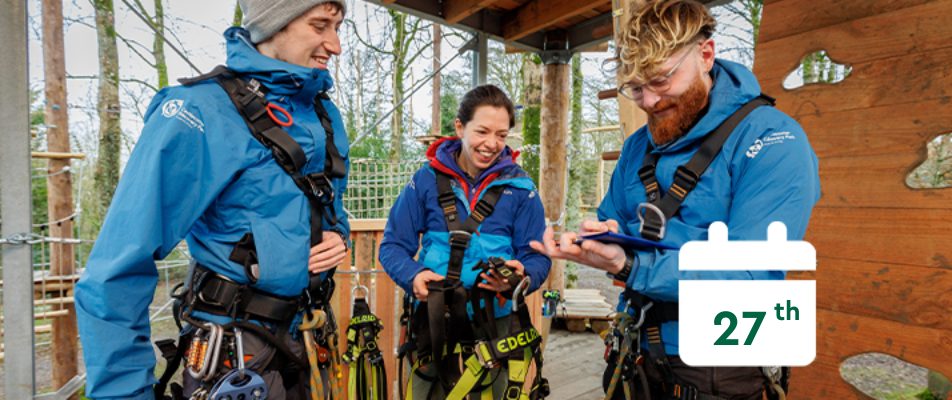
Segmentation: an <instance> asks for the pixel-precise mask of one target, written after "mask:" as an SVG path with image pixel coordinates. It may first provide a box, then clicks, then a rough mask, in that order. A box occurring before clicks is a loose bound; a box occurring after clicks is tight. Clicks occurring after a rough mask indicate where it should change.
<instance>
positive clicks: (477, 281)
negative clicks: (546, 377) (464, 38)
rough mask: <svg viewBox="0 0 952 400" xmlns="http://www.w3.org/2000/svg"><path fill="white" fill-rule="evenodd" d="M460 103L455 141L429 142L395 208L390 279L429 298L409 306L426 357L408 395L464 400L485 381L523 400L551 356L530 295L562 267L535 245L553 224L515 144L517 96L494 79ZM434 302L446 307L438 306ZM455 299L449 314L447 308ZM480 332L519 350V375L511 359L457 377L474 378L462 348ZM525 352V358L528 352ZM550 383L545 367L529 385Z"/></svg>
mask: <svg viewBox="0 0 952 400" xmlns="http://www.w3.org/2000/svg"><path fill="white" fill-rule="evenodd" d="M460 103H461V104H460V108H459V111H458V113H457V118H456V121H455V126H456V137H451V138H443V139H441V140H439V141H437V142H436V143H433V145H431V146H430V148H429V150H428V151H427V158H428V159H429V160H430V162H429V164H428V165H426V166H424V167H423V168H420V170H418V171H417V172H416V174H414V175H413V178H412V179H411V181H410V183H409V184H408V185H407V186H406V188H404V189H403V191H402V192H401V193H400V197H398V198H397V201H396V202H395V203H394V205H393V208H392V209H391V211H390V217H389V219H388V220H387V228H386V230H385V231H384V238H383V241H382V242H381V244H380V252H379V257H380V262H381V264H383V267H384V269H385V270H386V271H387V274H388V275H390V277H391V278H393V280H394V281H395V282H396V283H397V284H399V285H400V286H401V287H402V288H403V289H404V290H405V291H406V293H408V294H412V297H413V298H415V299H416V301H419V302H420V303H419V306H412V307H411V306H407V307H408V310H407V312H410V311H411V310H410V309H409V308H414V309H413V310H412V316H411V317H410V318H409V320H412V321H413V322H412V323H410V324H409V327H412V328H413V329H411V331H412V332H410V337H408V338H407V340H409V341H412V342H414V343H415V344H416V347H415V350H414V351H413V352H412V354H408V356H409V357H411V359H416V360H421V361H420V362H417V363H414V367H413V372H412V373H411V377H410V384H409V386H408V388H409V390H410V394H409V396H408V398H412V399H414V400H420V399H443V398H451V399H458V398H461V397H462V396H463V395H466V394H467V393H469V392H470V390H471V389H473V387H474V385H475V384H476V382H479V381H483V378H484V377H486V378H487V379H491V380H493V384H491V385H488V387H485V388H482V389H476V390H477V391H479V390H482V391H483V395H486V396H491V397H492V398H497V399H498V398H501V397H502V395H503V390H506V392H507V393H509V394H512V393H515V396H514V397H515V398H518V397H519V393H520V391H521V389H522V382H524V380H525V372H526V371H528V366H529V364H530V363H531V362H532V360H533V358H534V356H529V354H533V355H538V354H540V353H538V352H537V350H539V349H540V347H539V342H540V341H541V340H540V339H539V334H538V332H536V331H535V328H533V327H532V326H531V323H530V322H529V314H528V308H527V306H526V303H525V301H524V300H525V297H524V296H525V295H527V294H528V293H531V292H532V291H534V290H536V289H538V288H539V286H540V285H541V284H542V282H544V281H545V279H546V277H547V276H548V274H549V267H550V266H551V262H550V261H549V259H548V258H547V257H545V256H543V255H541V254H539V253H536V252H534V251H532V250H531V249H530V248H529V241H531V240H539V238H541V235H542V232H543V230H544V229H545V218H544V216H543V210H542V202H541V201H540V200H539V196H538V193H537V192H536V188H535V184H534V183H533V182H532V180H531V179H530V178H529V176H528V174H526V172H525V171H524V170H523V169H522V168H520V167H519V166H518V165H516V163H515V159H516V157H515V154H514V151H513V150H512V149H510V148H509V147H508V146H506V143H505V140H506V136H508V135H509V129H510V128H512V126H513V125H514V124H515V121H514V117H513V116H514V112H513V106H512V101H510V100H509V98H508V97H507V96H506V94H505V93H503V92H502V90H500V89H499V88H497V87H495V86H492V85H484V86H479V87H476V88H475V89H473V90H471V91H469V92H467V93H466V95H464V96H463V99H462V101H461V102H460ZM421 235H422V240H421ZM408 296H409V295H408ZM497 298H498V299H499V300H497ZM466 299H470V300H471V301H472V302H471V303H469V302H467V300H466ZM507 299H511V300H507ZM411 300H412V298H411V297H408V298H407V302H409V301H411ZM429 305H432V306H433V307H435V308H433V309H432V311H430V309H429V308H428V307H429ZM444 305H445V306H447V307H449V310H451V311H450V312H449V313H444V312H443V311H442V310H443V307H444ZM468 307H469V308H471V311H467V308H468ZM436 310H440V311H436ZM430 313H433V314H432V315H431V314H430ZM497 328H498V329H497ZM471 338H476V339H478V340H483V341H486V342H487V343H504V344H505V346H504V347H500V348H497V350H500V349H502V350H500V351H503V352H504V353H512V354H513V355H512V356H509V357H507V358H508V363H513V362H517V363H521V364H519V365H520V367H519V368H517V369H515V371H513V375H509V373H507V372H506V370H507V368H506V367H508V365H509V364H508V363H506V362H505V361H503V362H504V364H503V366H504V367H503V368H500V369H493V371H492V372H486V371H482V372H478V371H477V373H478V376H476V378H475V380H472V379H471V380H460V382H459V383H456V382H454V381H455V379H453V378H452V376H460V374H462V373H463V371H462V370H461V369H460V365H462V363H460V361H461V359H460V358H461V357H462V360H466V359H467V358H468V357H470V356H472V353H470V354H466V353H463V354H460V353H459V352H453V351H452V348H453V347H454V344H455V343H460V341H461V340H470V339H471ZM444 345H445V346H447V347H446V348H447V349H450V351H449V352H444V348H443V346H444ZM521 349H525V350H526V352H525V353H524V354H526V356H524V357H523V358H521V359H517V357H516V356H515V355H516V354H523V353H522V352H521V351H518V350H521ZM444 353H445V355H444ZM421 357H423V358H421ZM423 360H427V361H423ZM537 360H538V359H537ZM471 361H474V360H471ZM471 361H467V362H466V363H465V364H466V365H467V366H469V365H472V362H471ZM401 362H402V360H401ZM477 364H478V363H477ZM537 367H540V368H541V366H540V365H539V364H537ZM540 371H541V370H540ZM467 373H474V371H467ZM490 375H491V376H490ZM497 376H498V377H499V379H496V377H497ZM507 377H508V378H507ZM539 379H541V372H540V373H538V374H537V375H536V382H534V383H533V384H532V385H530V387H532V388H538V387H539V383H540V382H541V381H539ZM507 380H509V381H510V382H509V383H508V385H509V389H506V386H507ZM527 394H528V393H527ZM402 397H403V396H401V398H402Z"/></svg>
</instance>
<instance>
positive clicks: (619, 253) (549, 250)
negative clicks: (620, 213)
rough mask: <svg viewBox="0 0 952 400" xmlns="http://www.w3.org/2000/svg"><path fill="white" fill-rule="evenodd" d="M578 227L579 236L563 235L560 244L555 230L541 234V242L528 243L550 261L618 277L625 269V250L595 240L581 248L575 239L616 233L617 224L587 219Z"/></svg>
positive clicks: (587, 241) (577, 234) (582, 245)
mask: <svg viewBox="0 0 952 400" xmlns="http://www.w3.org/2000/svg"><path fill="white" fill-rule="evenodd" d="M579 228H580V229H579V232H578V233H576V232H565V233H563V234H562V237H560V238H559V241H558V242H556V241H555V233H554V232H553V231H552V227H547V228H545V233H543V234H542V242H541V243H540V242H538V241H535V240H533V241H531V242H529V246H530V247H532V249H533V250H535V251H537V252H539V253H542V254H545V255H547V256H549V257H550V258H557V259H563V260H569V261H574V262H577V263H579V264H585V265H588V266H591V267H595V268H598V269H600V270H603V271H605V272H608V273H610V274H616V273H618V272H620V271H621V270H622V268H624V266H625V250H624V249H622V248H621V246H619V245H617V244H611V243H601V242H598V241H595V240H585V241H582V244H581V245H577V244H575V240H576V239H578V238H579V236H580V235H584V234H588V233H599V232H605V231H611V232H616V233H617V232H618V221H615V220H612V219H610V220H607V221H591V220H586V221H583V222H582V225H581V226H580V227H579Z"/></svg>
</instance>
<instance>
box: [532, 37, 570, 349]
mask: <svg viewBox="0 0 952 400" xmlns="http://www.w3.org/2000/svg"><path fill="white" fill-rule="evenodd" d="M564 39H565V35H564V33H561V32H550V33H548V34H547V35H546V42H545V46H544V48H545V49H544V51H543V53H542V61H543V63H544V64H545V66H544V67H543V71H542V112H541V120H542V129H541V132H540V134H539V142H540V145H541V146H540V147H541V152H540V153H541V154H540V156H539V194H540V196H541V198H542V206H543V207H545V219H546V223H547V224H549V225H551V226H552V228H553V229H554V230H555V231H556V232H561V231H562V230H563V229H564V226H563V224H564V223H565V192H566V188H567V186H568V181H567V179H568V173H567V172H568V169H567V167H568V164H567V157H566V145H567V142H568V132H569V94H570V91H571V85H570V83H569V75H570V74H569V72H570V65H569V64H568V63H569V61H570V60H571V58H572V54H571V52H569V51H567V50H566V49H567V48H568V46H567V42H566V41H565V40H564ZM543 288H544V289H550V290H551V289H556V290H560V291H564V290H565V261H563V260H553V261H552V269H551V270H550V271H549V279H548V280H547V281H546V284H544V285H543ZM551 321H552V320H551V319H549V318H545V319H544V322H543V326H542V335H543V337H544V338H547V337H548V334H549V328H550V324H551Z"/></svg>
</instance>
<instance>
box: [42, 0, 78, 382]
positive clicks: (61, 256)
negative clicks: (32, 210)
mask: <svg viewBox="0 0 952 400" xmlns="http://www.w3.org/2000/svg"><path fill="white" fill-rule="evenodd" d="M43 66H44V75H45V76H44V79H45V81H46V88H45V91H46V93H45V95H46V113H45V120H46V123H47V131H46V139H47V149H48V150H49V151H51V152H63V153H69V152H70V145H69V117H68V116H69V114H68V112H67V103H66V62H65V60H64V55H63V2H62V0H44V1H43ZM69 165H70V160H54V159H51V160H49V172H50V174H51V175H50V177H49V178H48V180H47V188H48V199H49V201H48V204H49V206H48V207H49V208H48V209H49V220H50V221H58V222H56V223H50V226H49V229H50V231H49V233H50V236H52V237H58V238H72V237H73V184H72V179H71V176H72V175H71V174H69V173H58V172H60V171H63V170H64V169H67V168H69ZM73 259H74V257H73V245H72V244H65V243H51V244H50V275H51V276H54V277H58V276H70V275H73V274H74V273H75V269H76V266H75V264H74V263H73ZM58 294H59V296H60V297H67V296H71V294H70V293H68V292H66V291H64V292H62V293H58ZM54 309H56V310H67V315H65V316H61V317H57V318H54V319H53V322H52V338H51V340H52V346H50V348H51V349H52V352H53V354H52V357H53V371H52V372H53V382H52V383H53V387H54V388H56V389H59V388H61V387H62V386H63V385H64V384H66V382H68V381H69V380H70V379H72V378H73V377H74V376H75V375H76V373H77V368H76V361H77V358H76V356H77V347H76V337H77V336H76V335H77V334H76V310H75V307H73V305H72V304H62V305H58V306H54ZM71 398H75V395H73V397H71Z"/></svg>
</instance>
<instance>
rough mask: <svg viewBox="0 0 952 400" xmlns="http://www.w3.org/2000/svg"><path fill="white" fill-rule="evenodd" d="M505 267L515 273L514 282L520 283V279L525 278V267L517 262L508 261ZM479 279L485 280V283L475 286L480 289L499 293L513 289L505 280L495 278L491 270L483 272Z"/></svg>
mask: <svg viewBox="0 0 952 400" xmlns="http://www.w3.org/2000/svg"><path fill="white" fill-rule="evenodd" d="M506 266H508V267H509V268H510V269H512V272H513V273H515V275H516V279H515V280H514V281H515V282H519V281H521V280H522V278H523V277H525V276H526V267H525V266H523V265H522V263H521V262H519V260H508V261H506ZM479 277H480V278H483V279H485V280H486V282H480V283H479V284H478V285H477V286H479V287H480V288H481V289H486V290H492V291H494V292H499V293H502V292H506V291H509V290H512V289H513V286H512V285H510V284H509V283H507V282H506V280H504V279H502V277H497V276H495V275H494V274H493V271H492V270H489V271H488V273H486V272H483V273H481V274H479Z"/></svg>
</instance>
